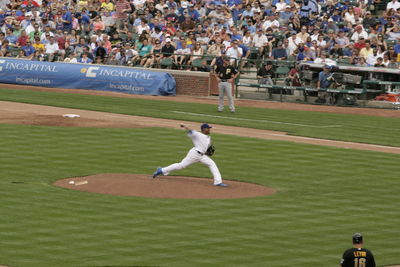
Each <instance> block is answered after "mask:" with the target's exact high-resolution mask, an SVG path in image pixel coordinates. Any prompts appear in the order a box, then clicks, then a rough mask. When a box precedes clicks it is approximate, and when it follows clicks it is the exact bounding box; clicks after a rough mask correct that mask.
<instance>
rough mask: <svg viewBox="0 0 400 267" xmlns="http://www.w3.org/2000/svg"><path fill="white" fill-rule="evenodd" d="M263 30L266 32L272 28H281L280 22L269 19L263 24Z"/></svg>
mask: <svg viewBox="0 0 400 267" xmlns="http://www.w3.org/2000/svg"><path fill="white" fill-rule="evenodd" d="M262 28H263V30H264V31H266V30H267V29H268V28H272V29H275V28H279V21H277V20H269V19H267V20H266V21H265V22H264V23H263V25H262Z"/></svg>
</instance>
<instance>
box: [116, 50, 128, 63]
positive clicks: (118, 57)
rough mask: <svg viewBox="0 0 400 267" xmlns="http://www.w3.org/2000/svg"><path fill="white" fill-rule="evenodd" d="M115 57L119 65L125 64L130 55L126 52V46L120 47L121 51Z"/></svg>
mask: <svg viewBox="0 0 400 267" xmlns="http://www.w3.org/2000/svg"><path fill="white" fill-rule="evenodd" d="M115 59H116V60H117V64H116V65H119V66H124V65H126V63H127V62H128V57H127V55H126V52H125V48H123V47H121V48H119V51H118V52H117V53H116V55H115Z"/></svg>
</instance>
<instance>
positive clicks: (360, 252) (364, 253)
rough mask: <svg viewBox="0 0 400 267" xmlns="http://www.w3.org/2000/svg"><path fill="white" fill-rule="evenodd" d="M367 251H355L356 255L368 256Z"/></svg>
mask: <svg viewBox="0 0 400 267" xmlns="http://www.w3.org/2000/svg"><path fill="white" fill-rule="evenodd" d="M366 256H367V252H365V251H354V257H366Z"/></svg>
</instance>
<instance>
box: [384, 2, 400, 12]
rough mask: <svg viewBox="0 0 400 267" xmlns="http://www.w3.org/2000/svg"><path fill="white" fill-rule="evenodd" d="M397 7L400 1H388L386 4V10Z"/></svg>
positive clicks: (399, 5) (399, 6)
mask: <svg viewBox="0 0 400 267" xmlns="http://www.w3.org/2000/svg"><path fill="white" fill-rule="evenodd" d="M398 8H400V2H398V1H397V0H393V1H390V2H389V3H387V5H386V10H389V9H394V10H395V11H396V10H397V9H398Z"/></svg>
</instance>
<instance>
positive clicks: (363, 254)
mask: <svg viewBox="0 0 400 267" xmlns="http://www.w3.org/2000/svg"><path fill="white" fill-rule="evenodd" d="M340 266H342V267H354V266H363V267H375V266H376V265H375V259H374V256H373V255H372V253H371V251H369V250H368V249H365V248H363V237H362V235H361V234H360V233H355V234H354V235H353V248H349V249H348V250H346V251H345V252H344V253H343V257H342V260H341V262H340Z"/></svg>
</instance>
